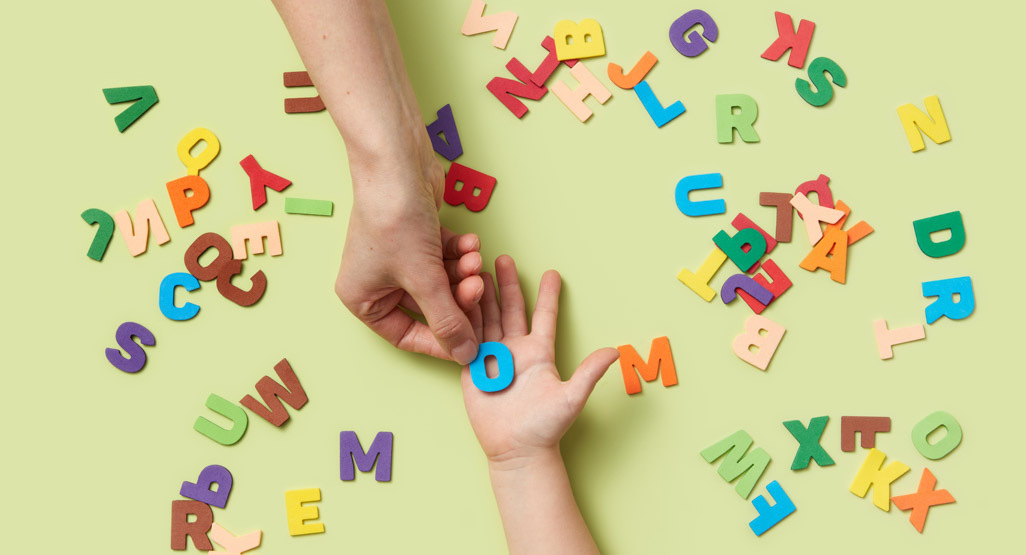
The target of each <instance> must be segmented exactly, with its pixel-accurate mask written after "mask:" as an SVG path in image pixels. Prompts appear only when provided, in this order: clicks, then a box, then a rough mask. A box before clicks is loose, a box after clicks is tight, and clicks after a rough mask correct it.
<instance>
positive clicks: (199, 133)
mask: <svg viewBox="0 0 1026 555" xmlns="http://www.w3.org/2000/svg"><path fill="white" fill-rule="evenodd" d="M200 141H203V142H204V143H206V144H205V145H204V147H203V151H202V152H200V155H199V156H196V157H193V155H192V149H194V148H196V145H198V144H199V143H200ZM219 152H221V141H219V140H217V137H216V136H215V135H214V133H213V132H212V131H211V130H209V129H204V128H202V127H197V128H196V129H193V130H192V131H189V132H188V133H186V134H185V136H184V137H182V140H180V141H178V159H179V160H181V161H182V163H183V164H185V169H186V170H187V174H188V175H199V172H200V170H202V169H203V168H205V167H207V166H208V165H210V163H211V162H213V161H214V158H217V154H218V153H219Z"/></svg>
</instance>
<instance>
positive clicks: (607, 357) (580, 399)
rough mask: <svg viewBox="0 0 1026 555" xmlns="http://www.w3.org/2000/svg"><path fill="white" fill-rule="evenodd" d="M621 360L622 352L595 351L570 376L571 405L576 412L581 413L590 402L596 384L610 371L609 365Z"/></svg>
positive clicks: (609, 349)
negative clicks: (585, 404) (589, 398)
mask: <svg viewBox="0 0 1026 555" xmlns="http://www.w3.org/2000/svg"><path fill="white" fill-rule="evenodd" d="M618 358H620V352H619V351H617V350H616V349H614V348H612V347H605V348H602V349H599V350H597V351H595V352H594V353H591V354H590V355H588V357H587V358H585V359H584V360H583V361H582V362H581V365H580V366H578V367H577V370H575V371H574V375H573V376H570V380H569V381H568V382H567V386H568V387H569V388H570V391H569V398H570V405H571V406H572V407H574V410H576V411H577V412H580V411H581V409H583V408H584V403H586V402H587V401H588V397H589V396H590V395H591V392H592V390H594V389H595V384H596V383H598V381H599V379H600V378H601V377H602V376H603V375H604V374H605V373H606V370H608V369H609V365H610V364H613V363H614V362H616V359H618Z"/></svg>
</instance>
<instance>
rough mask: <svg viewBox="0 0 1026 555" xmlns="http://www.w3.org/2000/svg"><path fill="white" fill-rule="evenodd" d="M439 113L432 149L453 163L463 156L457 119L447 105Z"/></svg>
mask: <svg viewBox="0 0 1026 555" xmlns="http://www.w3.org/2000/svg"><path fill="white" fill-rule="evenodd" d="M437 113H438V119H436V120H435V121H433V122H431V123H430V124H429V125H428V126H427V132H428V137H429V138H430V139H431V147H432V148H434V149H435V152H437V153H439V154H441V155H442V156H443V157H445V159H446V160H448V161H450V162H452V161H453V160H455V159H457V158H459V157H460V155H461V154H463V143H461V142H460V132H459V130H457V129H456V119H455V118H453V117H452V106H451V105H449V104H446V105H445V106H442V107H441V108H439V109H438V112H437ZM443 136H444V137H445V138H444V139H443V138H442V137H443ZM288 201H289V199H285V202H286V203H288Z"/></svg>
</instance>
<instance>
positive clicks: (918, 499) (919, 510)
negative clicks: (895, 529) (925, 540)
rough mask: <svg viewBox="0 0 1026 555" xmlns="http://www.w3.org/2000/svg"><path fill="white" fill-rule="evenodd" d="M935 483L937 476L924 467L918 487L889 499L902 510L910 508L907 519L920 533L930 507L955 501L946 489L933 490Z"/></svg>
mask: <svg viewBox="0 0 1026 555" xmlns="http://www.w3.org/2000/svg"><path fill="white" fill-rule="evenodd" d="M936 485H937V478H936V477H934V475H933V473H932V472H930V469H929V468H924V469H923V476H922V478H920V479H919V489H918V490H917V491H916V492H915V493H913V494H910V495H899V496H897V497H892V498H891V501H894V506H895V507H897V508H898V509H900V510H902V511H907V510H910V509H911V510H912V514H910V515H909V517H908V521H909V522H911V523H912V526H914V527H915V529H916V530H917V531H918V532H919V533H920V534H922V533H923V527H924V526H926V514H927V513H928V512H930V507H933V506H935V505H946V504H948V503H954V502H955V498H954V497H953V496H952V495H951V493H950V492H948V490H946V489H940V490H934V489H933V488H934V486H936Z"/></svg>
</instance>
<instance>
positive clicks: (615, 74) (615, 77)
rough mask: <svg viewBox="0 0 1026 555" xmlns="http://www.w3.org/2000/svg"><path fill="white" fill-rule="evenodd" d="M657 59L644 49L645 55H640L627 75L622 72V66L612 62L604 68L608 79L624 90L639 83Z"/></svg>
mask: <svg viewBox="0 0 1026 555" xmlns="http://www.w3.org/2000/svg"><path fill="white" fill-rule="evenodd" d="M658 61H659V58H656V55H655V54H653V53H651V52H648V51H646V52H645V55H644V56H642V57H641V60H640V61H638V63H636V64H634V67H633V68H632V69H631V72H630V73H628V74H627V75H624V74H623V68H622V67H620V66H619V65H618V64H614V63H610V64H609V66H608V67H607V68H606V73H607V74H608V75H609V80H610V81H612V82H613V84H614V85H616V86H617V87H620V88H621V89H624V90H627V89H633V88H634V87H635V85H637V84H638V83H640V82H641V80H642V79H644V78H645V76H646V75H648V72H649V71H651V70H652V67H653V66H655V65H656V62H658Z"/></svg>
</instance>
